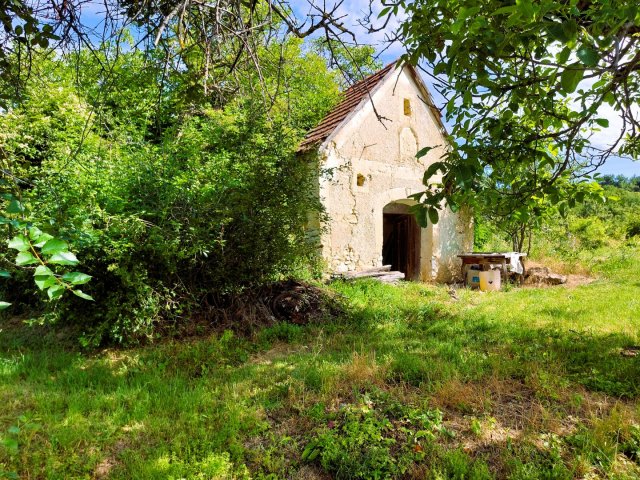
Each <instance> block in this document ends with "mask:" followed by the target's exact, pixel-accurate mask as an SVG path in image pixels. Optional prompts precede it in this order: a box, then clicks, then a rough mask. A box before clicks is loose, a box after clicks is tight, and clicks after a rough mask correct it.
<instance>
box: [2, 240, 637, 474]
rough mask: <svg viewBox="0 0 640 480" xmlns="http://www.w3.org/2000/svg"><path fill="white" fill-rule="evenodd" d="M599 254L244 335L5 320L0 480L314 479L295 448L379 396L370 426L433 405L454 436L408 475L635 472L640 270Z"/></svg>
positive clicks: (378, 290)
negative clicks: (66, 328) (588, 262)
mask: <svg viewBox="0 0 640 480" xmlns="http://www.w3.org/2000/svg"><path fill="white" fill-rule="evenodd" d="M636 253H637V252H636ZM605 254H606V255H609V257H608V258H604V259H601V260H599V262H598V263H597V264H596V265H594V266H593V267H592V270H593V271H594V272H595V273H596V274H597V275H598V276H599V278H598V279H597V280H596V281H595V282H593V283H591V284H589V285H582V286H578V287H575V288H565V287H554V288H540V289H531V288H527V289H519V288H510V289H508V290H507V291H503V292H492V293H482V292H477V291H470V290H464V289H461V290H457V292H456V295H455V296H456V297H457V298H454V297H452V296H451V295H450V292H449V287H446V286H430V285H420V284H402V285H399V286H388V285H382V284H379V283H376V282H373V281H361V282H356V283H340V282H338V283H334V284H333V285H331V286H330V288H331V289H332V290H333V291H334V292H336V293H337V294H338V295H341V296H343V297H344V300H343V302H344V304H345V307H346V312H345V314H344V315H343V316H342V317H341V318H338V319H333V320H330V321H327V322H325V323H321V324H317V325H309V326H307V327H300V326H295V325H287V324H282V325H276V326H275V327H272V328H269V329H265V330H263V331H262V332H260V333H259V334H258V336H257V338H254V339H243V338H238V337H237V336H235V335H233V334H232V333H231V332H225V333H224V334H220V335H216V336H213V337H209V338H201V339H196V340H193V339H191V340H189V341H184V342H178V341H171V342H167V343H161V344H158V345H151V346H146V347H141V348H131V349H112V350H106V351H102V352H98V353H86V352H85V353H82V352H79V351H77V350H76V349H73V348H69V347H65V346H64V345H62V344H61V342H60V341H59V338H58V337H57V336H56V332H55V331H52V330H49V329H44V328H40V329H36V330H33V329H25V328H23V327H20V326H18V325H16V324H15V322H14V323H11V324H5V325H3V326H2V327H1V328H2V332H0V405H1V406H2V408H1V409H0V436H1V438H2V443H1V444H0V472H2V473H0V477H2V476H7V477H10V476H12V475H13V476H14V477H18V478H91V477H95V478H249V477H252V478H267V477H268V476H269V475H271V477H268V478H284V477H288V478H322V477H321V476H316V477H313V476H312V475H321V473H320V472H321V470H322V469H323V467H322V464H321V463H320V461H319V459H316V460H311V461H309V460H303V459H302V452H303V451H304V449H305V446H306V445H307V444H308V442H309V441H310V440H311V439H313V438H316V437H317V436H318V435H320V434H321V432H323V431H325V430H326V429H327V425H328V424H332V422H337V421H339V420H336V419H335V416H336V415H337V414H338V413H339V412H341V411H342V409H343V408H347V407H345V405H346V406H350V405H352V406H353V408H356V407H357V408H360V407H358V405H361V404H362V402H365V403H364V405H365V407H366V408H373V409H376V408H378V407H377V406H376V405H377V404H376V403H375V401H374V403H373V404H371V405H370V404H368V403H366V402H367V401H368V400H366V399H367V398H369V397H368V396H367V395H369V393H371V394H372V395H374V397H375V395H379V394H378V393H375V392H385V395H390V398H392V399H395V400H393V401H394V402H395V401H397V402H399V405H400V407H393V408H392V409H391V410H388V411H387V410H384V412H387V413H384V412H382V413H380V415H383V414H384V415H391V417H390V418H391V419H392V421H395V420H393V418H395V417H393V415H400V417H398V418H404V417H403V415H404V416H406V415H409V414H408V413H407V412H409V411H410V412H413V411H414V410H415V409H418V411H421V410H423V411H425V412H431V411H435V410H439V411H442V412H443V419H444V420H443V421H444V424H443V425H444V428H445V430H444V431H445V432H446V431H450V432H452V434H451V436H448V435H449V434H447V433H440V434H438V435H436V437H435V438H434V439H433V440H430V441H428V442H426V441H424V440H423V441H422V442H423V443H421V444H420V445H421V446H420V448H421V449H422V448H424V449H428V451H429V452H431V453H430V454H429V455H428V456H424V457H421V456H420V455H417V454H416V456H415V458H413V457H412V458H411V462H410V464H411V465H412V467H411V468H410V469H409V470H408V471H407V472H405V474H406V475H407V476H409V477H414V478H438V475H441V477H443V478H448V477H451V478H453V477H456V475H458V474H460V472H467V474H465V475H467V476H468V475H471V474H470V473H468V472H476V473H474V474H473V475H479V477H477V478H485V477H486V475H489V476H497V477H501V478H506V477H513V478H539V477H541V476H543V474H546V473H549V472H551V471H554V472H556V474H557V475H556V476H555V477H553V478H571V477H579V476H585V475H595V476H601V477H606V476H611V477H616V478H634V476H635V475H638V473H639V470H638V465H637V464H636V462H637V461H638V458H637V457H634V454H633V453H632V451H633V449H634V448H636V447H634V446H633V445H635V444H634V443H633V442H634V441H636V440H634V439H635V438H636V437H634V435H636V433H637V432H636V430H634V428H636V427H634V424H637V423H638V421H639V420H638V418H639V409H638V405H639V404H638V397H639V395H640V382H639V380H640V358H637V357H633V356H624V355H621V352H622V351H623V350H624V349H625V348H628V347H630V346H633V345H637V344H638V343H640V337H639V335H640V315H639V313H640V304H639V300H638V299H639V298H640V280H639V279H638V275H639V274H638V272H639V271H640V262H639V261H638V259H637V258H636V256H635V255H633V254H632V252H608V253H606V252H603V253H602V255H605ZM34 332H35V333H34ZM385 398H386V397H385ZM363 399H364V400H363ZM390 401H391V400H388V401H387V400H385V402H390ZM381 405H382V404H381ZM349 408H351V407H349ZM380 408H382V407H380ZM384 408H391V407H384ZM398 408H400V409H401V413H393V412H395V411H396V410H397V409H398ZM394 409H395V410H394ZM402 409H408V410H402ZM375 411H376V412H377V410H375ZM336 412H338V413H336ZM389 412H392V413H389ZM402 412H404V413H402ZM411 415H413V413H411ZM339 418H341V417H339ZM567 419H569V420H567ZM381 425H382V424H381ZM396 427H398V426H396ZM381 428H382V427H381ZM385 428H386V427H385ZM382 431H383V432H385V433H384V434H385V435H392V433H393V432H390V431H388V430H384V429H383V430H382ZM634 432H636V433H634ZM638 435H640V433H639V434H638ZM332 438H333V437H332ZM402 438H404V437H402ZM637 441H638V442H640V436H638V438H637ZM425 442H426V443H425ZM639 448H640V447H639ZM394 451H395V452H396V453H393V452H394ZM402 451H403V452H405V451H410V452H413V451H414V450H411V449H409V450H406V449H405V450H402ZM415 451H416V452H419V451H418V450H415ZM390 452H391V453H390V454H397V455H400V454H401V453H398V452H400V450H393V449H391V450H390ZM624 452H627V453H624ZM404 454H405V453H403V455H404ZM412 455H413V454H412ZM405 460H406V458H405ZM456 472H457V473H456ZM478 472H480V473H478ZM483 472H484V473H483ZM335 473H336V472H331V474H332V475H333V474H335ZM485 474H486V475H485ZM296 475H299V477H296ZM304 475H307V477H305V476H304ZM460 475H462V474H460ZM460 475H458V477H456V478H462V477H461V476H460ZM463 476H464V475H463ZM345 478H347V477H345ZM465 478H466V477H465ZM550 478H551V477H550Z"/></svg>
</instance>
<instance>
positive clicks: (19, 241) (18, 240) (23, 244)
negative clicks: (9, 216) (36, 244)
mask: <svg viewBox="0 0 640 480" xmlns="http://www.w3.org/2000/svg"><path fill="white" fill-rule="evenodd" d="M7 245H8V246H9V248H13V249H14V250H18V251H19V252H24V251H25V250H29V249H30V248H31V244H30V243H29V240H27V237H25V236H24V235H16V236H15V237H13V238H12V239H11V240H9V241H8V242H7Z"/></svg>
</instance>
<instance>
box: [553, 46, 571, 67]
mask: <svg viewBox="0 0 640 480" xmlns="http://www.w3.org/2000/svg"><path fill="white" fill-rule="evenodd" d="M570 56H571V48H569V47H564V48H563V49H562V51H561V52H560V53H559V54H558V56H557V57H556V58H557V59H558V63H559V64H561V65H564V64H565V63H567V60H569V57H570Z"/></svg>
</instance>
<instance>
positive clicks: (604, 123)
mask: <svg viewBox="0 0 640 480" xmlns="http://www.w3.org/2000/svg"><path fill="white" fill-rule="evenodd" d="M595 122H596V123H597V124H598V125H600V126H601V127H604V128H609V120H607V119H606V118H596V119H595Z"/></svg>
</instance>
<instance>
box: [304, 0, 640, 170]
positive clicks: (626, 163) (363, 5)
mask: <svg viewBox="0 0 640 480" xmlns="http://www.w3.org/2000/svg"><path fill="white" fill-rule="evenodd" d="M381 3H382V2H376V4H381ZM293 4H294V10H295V12H296V14H297V15H298V16H299V18H302V17H304V15H306V13H307V12H308V11H309V9H308V7H306V8H305V6H304V5H306V4H307V3H306V1H294V2H293ZM377 8H378V11H379V10H380V8H381V7H380V6H379V5H378V7H377ZM368 9H369V0H345V1H344V3H343V4H342V6H341V9H340V13H341V14H342V15H345V18H344V19H343V22H344V23H345V26H347V27H348V28H350V29H351V30H352V31H353V32H355V33H356V35H357V38H358V42H360V43H363V44H370V45H373V46H374V47H375V48H376V49H377V50H378V51H379V52H380V51H382V50H383V49H384V48H385V47H388V44H387V43H386V42H385V32H377V33H375V34H373V35H369V34H367V33H366V32H365V30H364V29H363V28H362V27H361V26H360V25H359V24H358V19H361V18H363V17H364V16H365V14H366V13H367V12H368ZM374 13H375V12H374ZM372 18H375V15H374V16H373V17H372ZM395 26H397V21H396V23H393V24H391V25H389V28H390V29H393V28H394V27H395ZM402 53H403V49H402V46H401V45H399V44H394V45H391V46H390V47H388V48H387V50H386V51H384V52H383V53H382V54H381V55H380V59H381V60H382V61H383V63H384V64H387V63H390V62H392V61H393V60H395V59H396V58H398V57H399V56H400V55H401V54H402ZM422 77H423V80H424V81H425V83H426V84H427V86H428V87H429V88H430V90H431V92H432V94H433V96H434V99H435V101H436V103H437V104H438V103H439V102H438V100H440V104H439V105H438V106H441V105H442V103H443V98H442V97H441V96H440V95H438V93H437V92H436V91H435V88H434V87H433V82H432V81H431V79H429V78H428V77H426V76H425V75H422ZM600 116H601V117H603V118H607V119H608V120H609V123H610V125H611V126H610V128H609V129H608V130H607V129H603V130H602V131H600V132H597V133H596V134H595V135H593V137H592V141H593V143H594V145H596V146H598V147H606V146H607V140H608V139H610V138H615V137H616V136H617V133H618V132H619V130H618V129H619V127H620V125H621V121H620V119H619V117H618V115H617V113H616V112H615V111H614V110H613V109H612V108H610V107H609V108H604V109H602V110H601V111H600ZM598 171H599V172H600V173H602V174H613V175H619V174H622V175H626V176H634V175H638V176H640V161H633V160H630V159H627V158H619V157H612V158H609V159H608V160H607V162H606V164H605V165H603V166H602V167H600V169H599V170H598Z"/></svg>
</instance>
